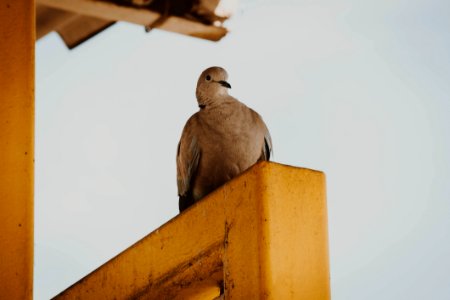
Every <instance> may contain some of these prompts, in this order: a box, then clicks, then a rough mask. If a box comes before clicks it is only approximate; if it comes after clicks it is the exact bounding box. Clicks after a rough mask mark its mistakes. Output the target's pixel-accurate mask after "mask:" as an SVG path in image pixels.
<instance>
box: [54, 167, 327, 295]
mask: <svg viewBox="0 0 450 300" xmlns="http://www.w3.org/2000/svg"><path fill="white" fill-rule="evenodd" d="M221 287H223V289H224V292H225V299H255V298H259V299H308V300H312V299H313V300H316V299H330V285H329V263H328V239H327V213H326V191H325V175H324V174H323V173H322V172H318V171H313V170H309V169H302V168H295V167H290V166H284V165H280V164H276V163H270V162H261V163H259V164H257V165H255V166H254V167H252V168H251V169H249V170H248V171H246V172H245V173H244V174H242V175H241V176H239V177H237V178H236V179H234V180H232V181H230V182H229V183H227V184H225V185H224V186H223V187H221V188H219V189H218V190H216V191H215V192H213V193H211V194H210V195H208V196H207V197H205V199H203V200H202V201H200V202H199V203H197V204H196V205H194V206H193V207H191V208H189V209H188V210H186V211H185V212H184V213H183V214H181V215H178V216H177V217H175V218H173V219H172V220H170V221H169V222H167V223H166V224H164V225H163V226H161V227H160V228H159V229H157V230H155V231H154V232H152V233H151V234H149V235H148V236H146V237H145V238H143V239H142V240H140V241H139V242H137V243H136V244H134V245H132V246H131V247H130V248H128V249H127V250H125V251H124V252H122V253H121V254H119V255H118V256H116V257H115V258H113V259H111V260H110V261H109V262H107V263H105V264H104V265H103V266H101V267H100V268H98V269H97V270H95V271H94V272H92V273H91V274H89V275H88V276H86V277H85V278H83V279H81V280H80V281H79V282H77V283H75V284H74V285H72V286H71V287H69V288H68V289H67V290H65V291H63V292H62V293H60V294H59V295H58V296H56V297H55V298H54V299H213V298H215V297H217V296H219V294H220V289H221Z"/></svg>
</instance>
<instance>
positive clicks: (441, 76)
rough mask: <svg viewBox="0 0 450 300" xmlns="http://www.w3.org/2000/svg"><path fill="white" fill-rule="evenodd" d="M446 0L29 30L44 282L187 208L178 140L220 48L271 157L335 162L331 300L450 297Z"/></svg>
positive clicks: (53, 287) (257, 8)
mask: <svg viewBox="0 0 450 300" xmlns="http://www.w3.org/2000/svg"><path fill="white" fill-rule="evenodd" d="M449 15H450V2H449V1H448V0H440V1H439V0H428V1H425V0H410V1H403V0H379V1H363V0H358V1H357V0H345V1H320V0H319V1H317V0H316V1H262V0H261V1H241V6H240V8H239V10H238V12H237V13H236V15H235V17H234V18H233V19H232V20H230V21H229V22H228V23H227V25H228V26H229V27H230V28H231V29H232V30H231V33H230V34H229V35H228V36H227V37H226V38H224V39H223V40H222V41H221V42H219V43H213V42H209V41H204V40H200V39H195V38H190V37H187V36H182V35H179V34H174V33H168V32H163V31H159V30H154V31H152V32H150V33H145V32H144V29H143V28H142V27H140V26H135V25H131V24H126V23H119V24H116V25H115V26H112V27H111V28H109V29H107V30H106V31H104V32H103V33H101V34H99V35H97V36H96V37H94V38H92V39H90V40H89V41H87V42H86V43H84V44H82V45H81V46H79V47H77V48H76V49H75V50H72V51H69V50H67V49H66V48H65V46H64V44H63V43H62V42H61V40H60V38H59V37H58V36H57V35H56V34H50V35H48V36H46V37H45V38H43V39H41V40H40V41H39V42H38V43H37V46H36V122H37V125H36V196H35V199H36V200H35V207H36V215H35V229H36V233H35V256H36V258H35V288H34V289H35V298H36V299H48V298H50V297H52V296H54V295H56V294H57V293H59V292H60V291H62V290H64V289H65V288H67V287H68V286H69V285H71V284H72V283H74V282H76V281H77V280H78V279H80V278H81V277H83V276H84V275H86V274H87V273H89V272H90V271H92V270H94V269H95V268H97V267H98V266H100V265H101V264H103V263H104V262H106V261H107V260H108V259H110V258H111V257H113V256H115V255H116V254H118V253H120V252H121V251H122V250H124V249H125V248H127V247H128V246H130V245H131V244H132V243H134V242H136V241H137V240H139V239H140V238H142V237H144V236H145V235H147V234H148V233H150V232H151V231H152V230H154V229H155V228H157V227H159V226H160V225H162V224H163V223H165V222H166V221H167V220H169V219H171V218H172V217H174V216H175V215H176V214H177V213H178V200H177V191H176V180H175V173H176V169H175V152H176V146H177V143H178V140H179V137H180V134H181V130H182V128H183V126H184V123H185V122H186V120H187V119H188V117H189V116H190V115H191V114H193V113H194V112H195V111H196V110H197V109H198V108H197V106H196V100H195V85H196V81H197V78H198V76H199V74H200V73H201V71H202V70H203V69H205V68H206V67H209V66H212V65H219V66H222V67H224V68H226V69H227V70H228V73H229V82H230V83H231V85H232V86H233V89H232V90H231V94H232V95H233V96H235V97H237V98H238V99H240V100H241V101H242V102H244V103H246V104H247V105H248V106H250V107H252V108H254V109H255V110H256V111H258V112H259V113H260V114H261V115H262V116H263V118H264V119H265V121H266V123H267V125H268V127H269V129H270V131H271V134H272V137H273V144H274V152H275V156H274V160H275V161H276V162H280V163H283V164H289V165H294V166H300V167H307V168H312V169H317V170H322V171H324V172H325V173H326V175H327V189H328V190H327V192H328V208H329V233H330V259H331V284H332V295H333V299H335V300H349V299H350V300H353V299H354V300H361V299H366V300H370V299H373V300H379V299H392V300H398V299H418V300H419V299H450V258H449V254H450V234H449V231H450V183H449V178H450V155H449V153H450V99H449V94H450V29H449V28H450V18H449Z"/></svg>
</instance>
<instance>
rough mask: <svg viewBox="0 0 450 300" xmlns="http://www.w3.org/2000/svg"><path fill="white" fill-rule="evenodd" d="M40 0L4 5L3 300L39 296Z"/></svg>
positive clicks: (0, 34)
mask: <svg viewBox="0 0 450 300" xmlns="http://www.w3.org/2000/svg"><path fill="white" fill-rule="evenodd" d="M34 43H35V20H34V1H32V0H22V1H17V0H4V1H2V2H1V5H0V238H1V243H0V245H1V246H0V299H8V300H10V299H13V300H14V299H20V300H22V299H32V296H33V176H34V174H33V172H34V168H33V158H34Z"/></svg>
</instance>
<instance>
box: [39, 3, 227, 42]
mask: <svg viewBox="0 0 450 300" xmlns="http://www.w3.org/2000/svg"><path fill="white" fill-rule="evenodd" d="M37 3H38V4H41V5H45V6H48V7H52V8H57V9H61V10H65V11H70V12H73V13H77V14H81V15H86V16H91V17H95V18H99V19H104V20H111V21H125V22H130V23H135V24H139V25H143V26H148V25H151V24H153V23H155V21H157V20H158V19H159V18H160V17H161V15H160V14H159V13H157V12H154V11H151V10H148V9H145V8H137V7H131V6H124V5H119V4H116V3H113V2H110V1H95V0H37ZM157 28H158V29H162V30H166V31H172V32H177V33H181V34H185V35H190V36H193V37H198V38H203V39H207V40H212V41H218V40H220V39H221V38H222V37H224V36H225V35H226V34H227V30H226V29H225V28H223V27H218V26H211V25H205V24H203V23H201V22H198V21H194V20H189V19H186V18H181V17H177V16H169V17H168V19H167V20H165V21H164V22H163V23H161V24H159V25H157Z"/></svg>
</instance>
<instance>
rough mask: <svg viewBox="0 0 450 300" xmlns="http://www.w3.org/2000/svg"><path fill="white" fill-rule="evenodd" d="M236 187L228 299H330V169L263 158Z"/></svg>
mask: <svg viewBox="0 0 450 300" xmlns="http://www.w3.org/2000/svg"><path fill="white" fill-rule="evenodd" d="M234 190H236V191H239V192H235V193H229V195H227V197H226V198H227V201H226V202H227V205H226V206H225V211H226V233H225V252H224V263H223V265H224V283H225V299H311V300H312V299H314V300H327V299H330V280H329V262H328V232H327V210H326V190H325V174H323V173H322V172H318V171H313V170H308V169H301V171H299V169H298V168H294V167H288V166H282V165H278V164H273V163H261V164H260V165H259V166H258V167H256V168H252V169H251V170H250V171H248V172H247V173H246V177H245V179H244V178H242V180H240V181H235V186H234Z"/></svg>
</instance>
